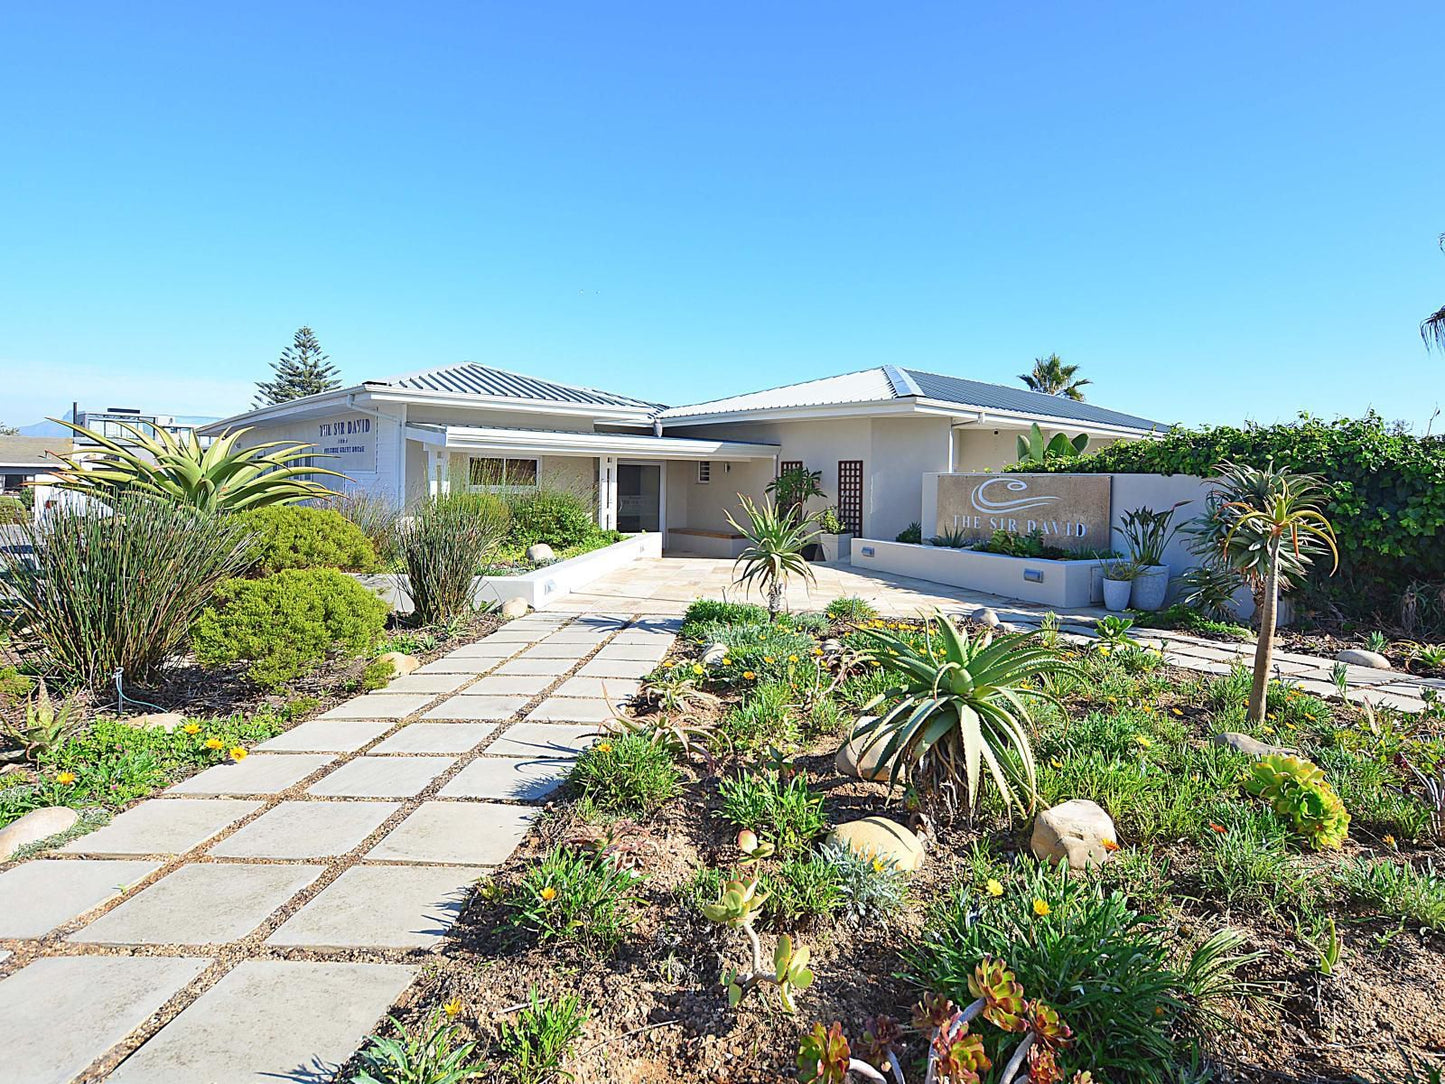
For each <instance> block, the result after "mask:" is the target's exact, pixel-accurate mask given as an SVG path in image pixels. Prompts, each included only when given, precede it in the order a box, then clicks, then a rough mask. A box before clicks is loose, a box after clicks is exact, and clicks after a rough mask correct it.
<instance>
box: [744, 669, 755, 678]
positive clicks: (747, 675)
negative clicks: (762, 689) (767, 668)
mask: <svg viewBox="0 0 1445 1084" xmlns="http://www.w3.org/2000/svg"><path fill="white" fill-rule="evenodd" d="M757 676H758V675H757V674H755V673H753V672H752V671H751V670H744V671H743V677H745V678H747V679H748V680H749V681H752V680H753V678H755V677H757Z"/></svg>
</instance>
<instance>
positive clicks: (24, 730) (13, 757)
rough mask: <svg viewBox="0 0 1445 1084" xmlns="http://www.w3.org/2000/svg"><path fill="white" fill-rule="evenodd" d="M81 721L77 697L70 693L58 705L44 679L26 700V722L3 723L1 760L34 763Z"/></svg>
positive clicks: (60, 741) (0, 730)
mask: <svg viewBox="0 0 1445 1084" xmlns="http://www.w3.org/2000/svg"><path fill="white" fill-rule="evenodd" d="M81 723H82V719H81V716H80V711H79V705H78V704H77V703H76V701H75V700H74V698H72V697H67V698H66V699H64V700H62V701H61V702H60V706H59V707H56V706H55V702H54V701H53V700H51V699H50V693H49V691H48V690H47V689H46V688H45V682H44V681H41V682H40V687H39V688H38V689H37V690H36V693H35V697H34V698H33V699H31V700H29V701H27V702H26V704H25V722H23V723H21V724H19V725H13V726H12V725H10V724H5V723H0V746H3V748H0V762H6V761H29V762H31V763H34V762H36V761H38V760H39V758H40V757H42V756H44V755H45V754H46V753H50V752H53V751H54V750H55V749H57V748H59V747H60V746H61V745H62V744H64V743H65V741H66V740H68V739H69V738H71V737H73V736H74V735H75V733H76V732H77V731H78V730H80V727H81Z"/></svg>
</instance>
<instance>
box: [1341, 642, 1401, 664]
mask: <svg viewBox="0 0 1445 1084" xmlns="http://www.w3.org/2000/svg"><path fill="white" fill-rule="evenodd" d="M1335 662H1344V663H1349V664H1350V665H1351V666H1368V667H1370V668H1371V669H1374V670H1393V669H1394V667H1393V666H1391V665H1390V660H1389V659H1387V658H1385V656H1383V655H1381V654H1380V653H1379V652H1378V651H1366V650H1365V649H1364V648H1362V647H1351V648H1347V649H1345V650H1344V651H1341V652H1340V653H1339V654H1337V655H1336V656H1335Z"/></svg>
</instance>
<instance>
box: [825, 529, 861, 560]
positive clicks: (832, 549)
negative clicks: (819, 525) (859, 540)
mask: <svg viewBox="0 0 1445 1084" xmlns="http://www.w3.org/2000/svg"><path fill="white" fill-rule="evenodd" d="M818 548H819V549H821V550H822V551H823V560H825V561H844V560H847V559H848V555H849V551H850V550H851V549H852V548H853V536H852V535H851V534H820V535H819V536H818Z"/></svg>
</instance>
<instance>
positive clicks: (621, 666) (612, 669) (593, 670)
mask: <svg viewBox="0 0 1445 1084" xmlns="http://www.w3.org/2000/svg"><path fill="white" fill-rule="evenodd" d="M656 669H657V663H656V662H649V661H648V660H646V659H593V660H592V661H591V662H589V663H587V664H586V665H585V666H583V667H582V669H580V670H578V671H577V676H578V677H614V678H643V677H646V676H647V675H648V674H650V673H652V672H653V671H654V670H656Z"/></svg>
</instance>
